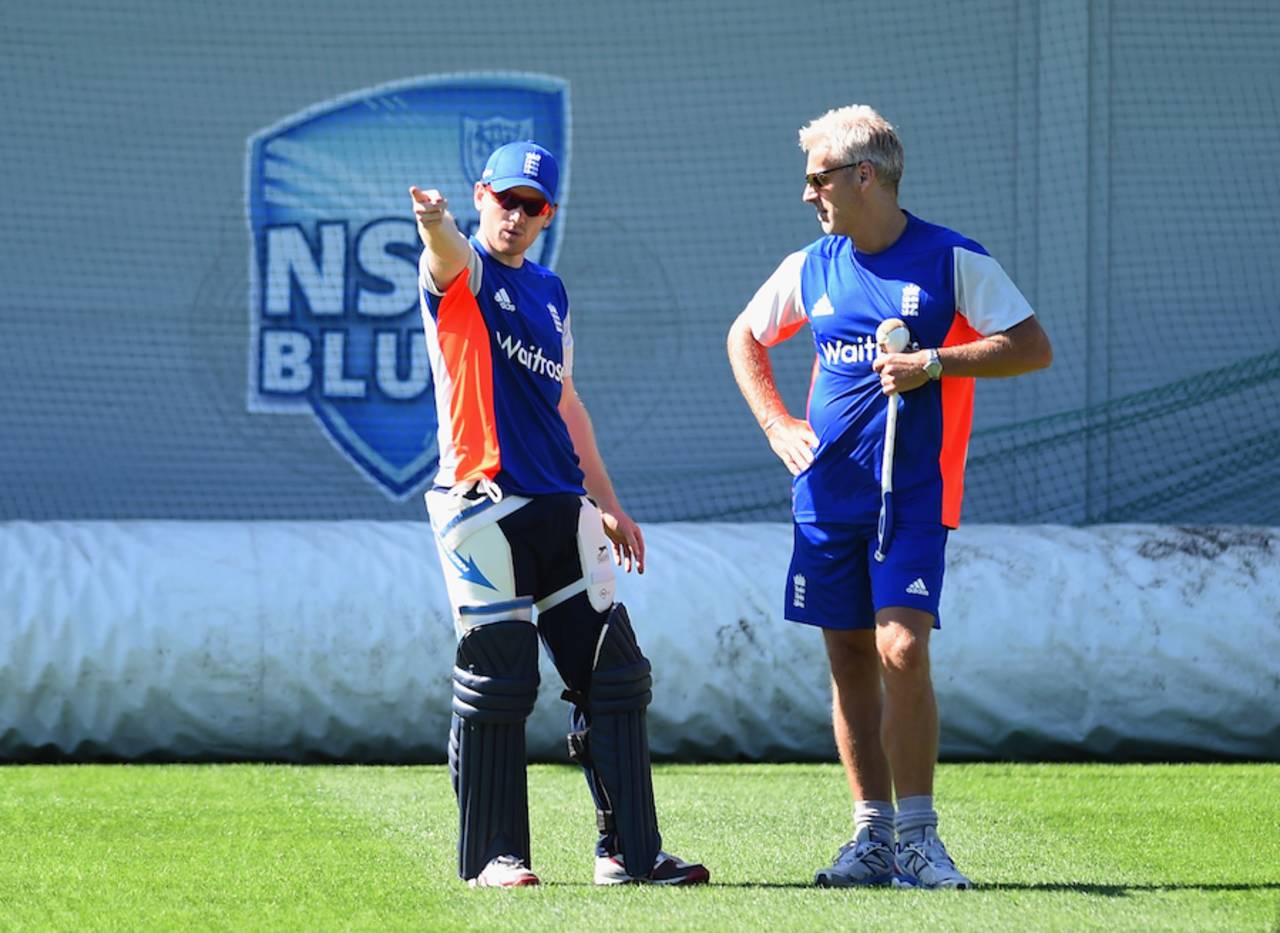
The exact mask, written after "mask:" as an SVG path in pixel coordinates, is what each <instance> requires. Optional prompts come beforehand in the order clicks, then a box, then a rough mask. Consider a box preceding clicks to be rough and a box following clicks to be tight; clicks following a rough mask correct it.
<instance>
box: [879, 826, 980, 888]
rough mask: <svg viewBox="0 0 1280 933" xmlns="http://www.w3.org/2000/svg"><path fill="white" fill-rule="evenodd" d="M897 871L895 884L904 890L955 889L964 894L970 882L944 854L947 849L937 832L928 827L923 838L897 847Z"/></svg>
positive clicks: (971, 885)
mask: <svg viewBox="0 0 1280 933" xmlns="http://www.w3.org/2000/svg"><path fill="white" fill-rule="evenodd" d="M896 855H897V859H896V861H897V871H896V874H895V877H894V884H895V885H897V886H899V887H904V888H954V889H956V890H960V891H967V890H968V889H969V888H972V887H973V882H972V881H970V880H969V879H968V878H966V877H965V876H964V875H962V874H960V870H959V869H958V868H956V863H955V862H953V861H951V856H950V855H948V854H947V847H946V846H944V845H943V844H942V840H941V839H939V838H938V833H937V831H936V830H935V829H934V828H933V827H932V826H928V827H926V828H925V831H924V836H923V837H922V838H920V839H917V840H915V841H913V842H899V843H898V845H897V853H896Z"/></svg>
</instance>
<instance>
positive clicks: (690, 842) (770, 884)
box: [0, 765, 1280, 931]
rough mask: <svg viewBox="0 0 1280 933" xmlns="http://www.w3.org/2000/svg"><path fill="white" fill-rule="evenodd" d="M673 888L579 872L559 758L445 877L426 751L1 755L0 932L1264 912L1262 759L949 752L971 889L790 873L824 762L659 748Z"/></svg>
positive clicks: (586, 852)
mask: <svg viewBox="0 0 1280 933" xmlns="http://www.w3.org/2000/svg"><path fill="white" fill-rule="evenodd" d="M655 788H656V793H657V797H658V805H659V811H660V813H661V815H662V818H663V829H664V840H665V847H666V848H667V849H669V850H670V851H672V852H675V853H677V854H680V855H682V856H684V857H686V858H697V859H699V860H702V861H704V862H705V863H706V864H707V865H708V866H709V867H710V868H711V871H712V884H711V885H710V886H709V887H705V888H698V889H688V890H680V889H661V888H596V887H594V886H593V885H592V884H591V870H592V861H591V846H592V843H593V841H594V835H593V831H594V829H593V828H594V815H593V813H592V811H591V806H590V798H589V797H588V795H587V791H586V787H585V784H584V782H583V781H582V777H581V774H580V772H577V771H575V770H573V769H570V768H568V767H558V766H535V767H533V768H531V769H530V797H531V803H532V809H533V819H532V826H533V845H534V851H533V857H534V867H535V868H536V869H537V870H538V872H539V874H540V875H541V877H542V879H543V885H542V886H541V887H539V888H528V889H521V890H513V891H494V890H482V891H472V890H470V889H469V888H467V887H466V885H464V884H463V883H462V882H460V881H459V880H458V879H457V877H456V876H455V875H454V841H455V833H456V816H455V810H454V804H453V799H452V793H451V791H450V788H449V779H448V773H447V771H446V770H445V769H444V768H442V767H289V766H261V765H224V766H63V767H56V766H50V767H45V766H40V767H5V768H0V927H4V928H6V929H12V928H17V929H64V930H72V929H82V928H93V929H155V928H179V927H183V928H189V927H195V928H201V929H208V928H214V929H242V928H253V929H320V930H324V929H413V930H488V929H512V930H515V929H521V930H530V929H537V930H584V931H585V930H612V929H626V930H630V929H635V930H640V929H661V928H667V929H681V930H732V929H743V928H755V929H759V930H765V929H783V930H834V929H839V928H847V927H849V926H851V925H853V924H873V925H875V926H876V927H878V928H881V929H891V928H892V927H890V926H889V925H890V924H895V925H906V926H905V928H910V929H940V930H987V929H993V928H994V929H1010V930H1012V929H1016V930H1023V929H1037V930H1040V929H1050V930H1051V929H1059V930H1079V929H1097V930H1103V929H1105V930H1136V929H1143V930H1145V929H1182V930H1276V929H1277V928H1278V927H1280V833H1278V832H1277V829H1278V827H1277V819H1278V816H1280V766H1274V765H1167V766H1166V765H1145V766H1141V765H1135V766H1128V765H1126V766H1100V765H949V766H943V767H942V768H941V769H940V772H939V778H938V794H939V804H940V808H941V812H942V820H943V827H942V828H943V836H944V838H945V839H946V840H947V843H948V846H949V847H950V849H951V851H952V854H953V855H955V857H956V860H957V862H958V863H959V865H960V867H961V869H963V870H964V871H966V872H967V873H968V874H969V875H970V876H971V877H973V879H974V880H975V882H977V883H978V884H979V885H981V888H980V890H976V891H969V892H962V891H953V892H941V891H939V892H929V891H902V890H892V889H887V890H863V891H849V890H826V889H818V888H814V887H811V886H810V884H809V882H810V879H811V878H812V875H813V871H814V869H816V868H817V867H819V866H820V865H822V864H824V863H826V862H827V861H828V860H829V859H830V858H831V856H832V855H833V854H834V852H835V850H836V849H837V848H838V847H839V845H840V844H841V843H842V842H844V841H845V838H846V837H847V835H848V832H849V825H848V824H849V815H848V814H849V809H850V808H849V801H848V796H847V792H846V790H845V785H844V780H843V776H842V774H841V773H840V771H839V769H838V768H837V767H836V766H834V765H705V766H664V767H659V768H658V769H657V770H656V774H655Z"/></svg>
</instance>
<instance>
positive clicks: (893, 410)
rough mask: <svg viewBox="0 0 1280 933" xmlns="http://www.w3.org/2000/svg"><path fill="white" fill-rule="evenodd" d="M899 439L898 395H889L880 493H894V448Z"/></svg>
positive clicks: (881, 463)
mask: <svg viewBox="0 0 1280 933" xmlns="http://www.w3.org/2000/svg"><path fill="white" fill-rule="evenodd" d="M897 437H898V393H897V392H892V393H890V394H889V410H888V411H887V412H886V413H885V418H884V459H883V460H881V461H880V491H881V492H893V448H894V447H895V446H896V445H895V444H894V441H895V440H896V439H897Z"/></svg>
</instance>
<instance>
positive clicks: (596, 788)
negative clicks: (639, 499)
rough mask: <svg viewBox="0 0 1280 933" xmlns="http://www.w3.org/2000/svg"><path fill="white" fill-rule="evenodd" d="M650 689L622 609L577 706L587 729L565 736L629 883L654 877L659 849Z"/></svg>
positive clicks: (614, 615) (604, 635) (615, 613)
mask: <svg viewBox="0 0 1280 933" xmlns="http://www.w3.org/2000/svg"><path fill="white" fill-rule="evenodd" d="M652 683H653V680H652V677H651V675H650V667H649V661H648V659H647V658H646V657H645V656H644V654H643V653H642V652H641V651H640V646H639V644H638V643H637V642H636V636H635V632H634V631H633V630H632V628H631V619H630V618H629V617H628V615H627V610H626V607H624V606H623V605H622V604H620V603H619V604H617V605H615V606H614V607H613V610H612V611H611V612H610V614H609V618H608V621H606V622H605V625H604V629H603V630H602V632H601V635H600V641H599V644H598V645H597V647H596V655H595V667H594V668H593V670H592V672H591V680H590V683H589V685H588V687H587V691H586V695H585V696H584V697H581V701H583V702H580V703H579V706H580V708H581V709H583V712H585V714H586V720H587V723H588V725H587V728H586V729H584V730H582V731H579V732H575V733H573V734H572V735H570V737H569V748H570V756H571V757H574V758H575V759H576V760H578V761H579V762H581V763H582V764H583V767H584V768H586V770H587V773H588V779H589V780H590V781H591V783H592V791H593V796H594V797H595V798H596V806H597V808H598V810H599V823H600V830H601V832H604V833H607V834H612V835H613V836H614V837H615V838H616V841H617V846H618V850H619V853H620V854H621V855H622V856H623V862H624V864H625V865H626V868H627V873H628V874H630V875H631V876H633V877H640V876H642V875H647V874H648V873H649V872H650V871H652V870H653V864H654V861H655V860H656V859H657V857H658V851H659V850H660V849H661V848H662V837H661V836H660V835H659V833H658V817H657V813H656V810H655V807H654V802H653V779H652V774H651V766H650V762H649V733H648V727H647V724H646V721H645V709H646V707H648V705H649V701H650V700H651V699H652V697H653V693H652V690H651V689H650V688H651V686H652Z"/></svg>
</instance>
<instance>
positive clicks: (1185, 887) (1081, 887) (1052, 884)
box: [977, 881, 1280, 897]
mask: <svg viewBox="0 0 1280 933" xmlns="http://www.w3.org/2000/svg"><path fill="white" fill-rule="evenodd" d="M977 889H978V890H980V891H1073V892H1075V893H1077V894H1096V895H1098V896H1100V897H1127V896H1128V895H1130V894H1133V893H1136V892H1139V891H1205V892H1209V891H1280V881H1263V882H1260V883H1258V884H1073V883H1071V882H1069V881H1046V882H1043V883H1041V884H1017V883H1012V884H979V885H978V887H977Z"/></svg>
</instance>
